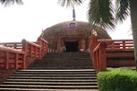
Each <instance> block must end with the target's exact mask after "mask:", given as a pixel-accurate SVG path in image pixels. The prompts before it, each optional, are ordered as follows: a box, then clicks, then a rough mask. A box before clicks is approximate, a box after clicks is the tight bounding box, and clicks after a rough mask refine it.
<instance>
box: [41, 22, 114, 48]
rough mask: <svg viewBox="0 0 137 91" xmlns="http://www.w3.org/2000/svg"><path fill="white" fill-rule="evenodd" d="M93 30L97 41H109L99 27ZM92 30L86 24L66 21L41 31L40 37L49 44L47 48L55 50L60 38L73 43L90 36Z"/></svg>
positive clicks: (108, 37)
mask: <svg viewBox="0 0 137 91" xmlns="http://www.w3.org/2000/svg"><path fill="white" fill-rule="evenodd" d="M94 28H95V31H96V33H97V38H98V39H111V37H110V36H109V35H108V33H107V32H106V31H105V30H103V29H101V28H99V27H94ZM92 29H93V26H91V25H90V24H89V23H88V22H81V21H67V22H62V23H58V24H56V25H53V26H51V27H49V28H47V29H45V30H44V31H43V34H42V36H43V38H45V39H46V40H47V41H48V42H49V47H52V48H54V49H57V45H59V44H58V43H59V42H60V41H59V39H60V38H62V39H63V41H66V40H67V41H69V40H72V41H75V40H76V39H78V40H79V39H83V38H84V39H85V40H86V39H88V38H89V36H90V35H91V31H92ZM66 38H67V39H66ZM60 45H61V44H60ZM63 46H64V44H63Z"/></svg>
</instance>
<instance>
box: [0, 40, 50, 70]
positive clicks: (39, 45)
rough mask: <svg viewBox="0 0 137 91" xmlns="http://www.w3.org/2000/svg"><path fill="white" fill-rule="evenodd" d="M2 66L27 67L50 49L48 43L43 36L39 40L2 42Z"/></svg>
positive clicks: (0, 58)
mask: <svg viewBox="0 0 137 91" xmlns="http://www.w3.org/2000/svg"><path fill="white" fill-rule="evenodd" d="M0 45H1V46H0V67H1V68H6V69H10V68H15V69H19V68H26V67H27V66H28V65H29V64H30V63H31V62H32V61H33V60H34V59H41V57H42V56H44V52H45V53H46V52H47V51H48V43H47V41H45V40H44V39H42V38H38V40H37V42H35V43H34V42H29V41H26V40H23V41H22V42H21V43H19V42H11V43H0Z"/></svg>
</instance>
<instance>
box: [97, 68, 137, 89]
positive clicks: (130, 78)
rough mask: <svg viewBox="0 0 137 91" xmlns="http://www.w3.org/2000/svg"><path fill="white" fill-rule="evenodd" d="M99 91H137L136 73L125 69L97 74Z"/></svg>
mask: <svg viewBox="0 0 137 91" xmlns="http://www.w3.org/2000/svg"><path fill="white" fill-rule="evenodd" d="M97 80H98V86H99V89H100V91H137V72H136V71H133V70H129V69H125V68H117V69H111V70H108V71H104V72H99V73H98V74H97Z"/></svg>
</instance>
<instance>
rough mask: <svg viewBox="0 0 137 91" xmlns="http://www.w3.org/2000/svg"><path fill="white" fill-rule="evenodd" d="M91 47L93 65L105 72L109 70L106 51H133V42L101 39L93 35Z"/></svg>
mask: <svg viewBox="0 0 137 91" xmlns="http://www.w3.org/2000/svg"><path fill="white" fill-rule="evenodd" d="M90 42H91V46H90V48H91V49H90V50H91V52H90V54H91V58H92V65H93V67H94V68H95V69H96V70H97V71H100V70H105V69H106V68H107V61H106V50H133V48H134V45H133V40H111V39H100V40H97V38H96V36H94V35H92V38H91V41H90Z"/></svg>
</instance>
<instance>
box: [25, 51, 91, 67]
mask: <svg viewBox="0 0 137 91" xmlns="http://www.w3.org/2000/svg"><path fill="white" fill-rule="evenodd" d="M91 63H92V62H91V61H90V58H89V54H88V53H82V52H74V53H73V52H65V53H49V54H47V55H46V56H45V57H44V58H43V59H42V60H41V61H39V60H37V61H35V62H33V63H32V64H31V65H30V66H29V67H28V68H29V69H91V68H92V64H91Z"/></svg>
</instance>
